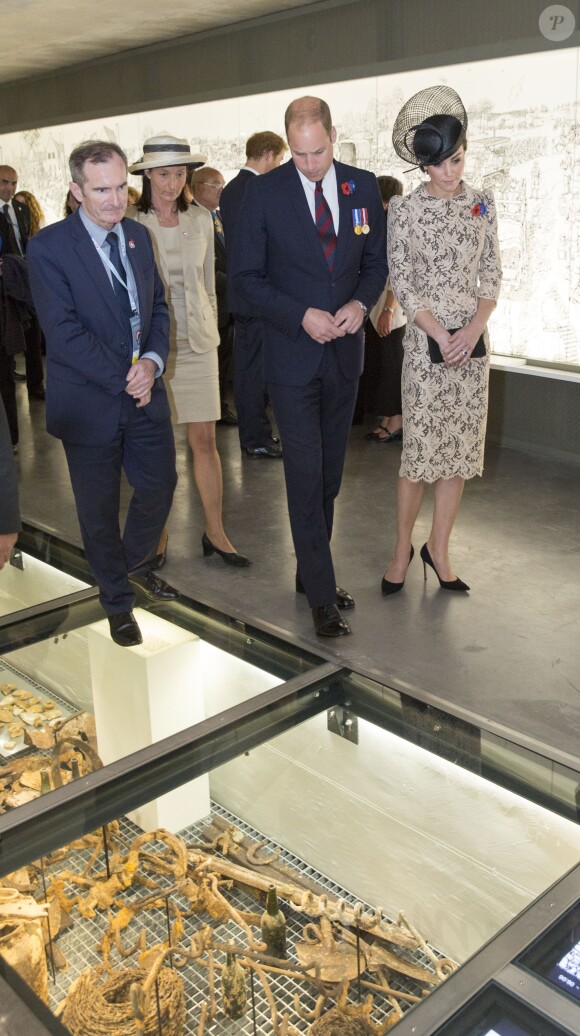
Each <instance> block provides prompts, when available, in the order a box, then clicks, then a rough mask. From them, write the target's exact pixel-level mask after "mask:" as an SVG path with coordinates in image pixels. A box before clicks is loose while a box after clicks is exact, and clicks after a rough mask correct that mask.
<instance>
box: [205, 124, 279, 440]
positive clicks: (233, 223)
mask: <svg viewBox="0 0 580 1036" xmlns="http://www.w3.org/2000/svg"><path fill="white" fill-rule="evenodd" d="M286 150H287V146H286V142H285V141H284V140H283V139H282V137H279V136H278V134H277V133H272V132H271V131H270V130H264V131H262V132H260V133H253V134H252V136H251V137H249V138H248V140H247V141H246V164H245V166H244V167H243V169H240V171H239V173H238V175H237V176H234V178H233V180H230V182H229V183H228V184H227V186H226V187H225V188H224V190H223V191H222V195H221V200H220V215H221V220H222V223H223V228H224V234H225V244H226V249H227V250H228V254H229V250H230V249H231V248H232V246H233V244H234V240H235V237H236V230H237V225H238V216H239V212H240V206H241V204H242V201H243V198H244V195H245V193H246V189H247V187H248V184H250V183H251V182H252V181H253V180H255V179H256V177H258V176H263V175H264V174H266V173H269V172H271V171H272V169H276V168H277V167H278V166H279V165H280V163H281V161H282V159H283V157H284V152H285V151H286ZM227 291H228V305H229V308H230V312H231V313H233V315H234V400H235V404H236V410H237V414H238V429H239V435H240V447H241V450H242V454H243V455H244V456H246V457H256V458H260V457H261V458H264V459H268V458H271V459H274V460H276V459H279V458H280V457H281V456H282V447H281V446H280V441H279V439H278V438H277V437H275V436H273V434H272V425H271V423H270V418H269V416H268V414H267V412H266V407H267V405H268V396H267V394H266V385H265V381H264V363H263V355H262V343H263V339H262V326H263V325H262V320H261V317H260V316H259V315H258V314H257V312H256V310H255V309H254V308H253V307H252V306H251V305H250V304H249V303H248V300H247V299H243V298H242V297H241V296H240V294H239V293H238V292H237V291H236V289H235V286H234V284H233V283H232V278H231V277H229V273H228V285H227Z"/></svg>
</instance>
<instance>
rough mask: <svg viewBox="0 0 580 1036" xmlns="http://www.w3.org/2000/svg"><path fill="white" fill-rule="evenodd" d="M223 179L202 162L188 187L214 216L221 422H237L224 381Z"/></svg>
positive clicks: (228, 330) (227, 333) (227, 359)
mask: <svg viewBox="0 0 580 1036" xmlns="http://www.w3.org/2000/svg"><path fill="white" fill-rule="evenodd" d="M225 183H226V182H225V180H224V178H223V176H222V174H221V173H220V171H219V169H213V168H212V167H211V166H208V165H204V166H201V168H199V169H194V170H193V172H192V174H191V177H190V183H189V185H190V189H191V195H192V198H193V204H194V205H201V206H202V207H203V208H204V209H208V210H209V212H210V213H211V218H212V220H213V240H214V251H215V293H216V298H217V313H218V331H219V335H220V344H219V349H218V367H219V381H220V400H221V408H222V409H221V419H220V420H221V423H222V424H230V425H237V423H238V419H237V416H236V414H235V412H234V411H233V410H232V408H231V407H230V405H229V403H228V398H227V385H228V381H229V379H230V377H231V373H232V358H233V347H234V335H233V327H232V315H231V313H230V307H229V305H228V300H227V272H226V243H225V236H224V228H223V224H222V221H221V213H220V211H219V206H220V196H221V193H222V191H223V189H224V187H225Z"/></svg>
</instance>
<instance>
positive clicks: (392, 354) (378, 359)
mask: <svg viewBox="0 0 580 1036" xmlns="http://www.w3.org/2000/svg"><path fill="white" fill-rule="evenodd" d="M377 183H378V185H379V190H380V192H381V198H382V202H383V208H384V210H385V219H386V217H387V213H388V211H389V202H390V200H391V198H393V197H394V196H395V195H397V196H399V195H402V193H403V184H402V183H401V181H400V180H397V179H395V177H394V176H377ZM404 334H405V317H404V314H403V311H402V309H401V307H400V306H399V304H398V302H397V300H396V298H395V296H394V294H393V290H392V288H391V282H390V280H389V279H387V283H386V285H385V290H384V291H383V293H382V295H381V297H380V299H379V300H378V302H377V303H376V304H375V305H374V306H373V308H372V310H371V312H370V314H369V319H368V321H367V324H366V327H365V350H366V352H365V379H366V384H367V386H368V387H367V393H366V396H367V399H366V409H367V410H370V411H372V412H373V413H374V414H377V415H379V416H378V424H377V426H376V428H375V429H374V430H373V431H372V432H367V434H366V435H365V439H366V440H367V442H371V443H375V444H378V445H381V444H383V443H388V442H398V441H400V440H401V439H402V437H403V431H402V429H403V417H402V404H401V369H402V366H403V338H404Z"/></svg>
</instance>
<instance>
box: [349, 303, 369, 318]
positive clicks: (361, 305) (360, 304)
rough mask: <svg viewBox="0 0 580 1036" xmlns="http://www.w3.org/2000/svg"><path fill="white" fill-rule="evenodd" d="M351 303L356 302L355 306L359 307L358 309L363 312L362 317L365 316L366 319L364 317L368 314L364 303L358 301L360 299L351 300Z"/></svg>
mask: <svg viewBox="0 0 580 1036" xmlns="http://www.w3.org/2000/svg"><path fill="white" fill-rule="evenodd" d="M352 301H353V302H356V304H357V306H360V308H361V309H362V311H363V316H365V317H366V315H367V313H368V309H367V307H366V306H365V304H364V302H361V301H360V299H353V300H352Z"/></svg>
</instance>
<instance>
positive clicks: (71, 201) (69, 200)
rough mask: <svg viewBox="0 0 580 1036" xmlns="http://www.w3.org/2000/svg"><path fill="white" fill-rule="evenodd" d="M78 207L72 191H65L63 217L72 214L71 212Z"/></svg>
mask: <svg viewBox="0 0 580 1036" xmlns="http://www.w3.org/2000/svg"><path fill="white" fill-rule="evenodd" d="M78 207H79V202H78V201H77V200H76V198H75V196H74V194H73V193H72V191H70V190H69V191H67V195H66V198H65V200H64V217H65V219H66V217H67V216H72V214H73V212H76V211H77V209H78Z"/></svg>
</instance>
